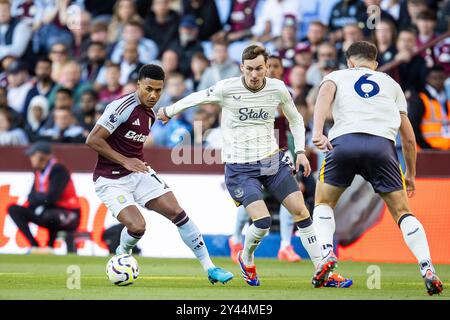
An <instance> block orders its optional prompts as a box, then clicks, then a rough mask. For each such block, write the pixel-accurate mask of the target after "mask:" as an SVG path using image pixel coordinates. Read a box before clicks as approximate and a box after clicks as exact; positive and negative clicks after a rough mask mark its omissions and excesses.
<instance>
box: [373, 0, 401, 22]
mask: <svg viewBox="0 0 450 320" xmlns="http://www.w3.org/2000/svg"><path fill="white" fill-rule="evenodd" d="M380 7H381V9H383V10H384V11H386V12H387V13H389V14H390V15H391V17H392V18H394V20H395V21H396V22H398V21H399V19H400V17H401V16H403V15H404V14H407V12H406V1H404V0H382V1H381V4H380ZM402 11H404V12H402Z"/></svg>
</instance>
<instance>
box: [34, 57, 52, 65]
mask: <svg viewBox="0 0 450 320" xmlns="http://www.w3.org/2000/svg"><path fill="white" fill-rule="evenodd" d="M39 62H46V63H48V64H52V60H50V59H49V58H48V57H47V56H39V57H38V59H37V61H36V64H38V63H39Z"/></svg>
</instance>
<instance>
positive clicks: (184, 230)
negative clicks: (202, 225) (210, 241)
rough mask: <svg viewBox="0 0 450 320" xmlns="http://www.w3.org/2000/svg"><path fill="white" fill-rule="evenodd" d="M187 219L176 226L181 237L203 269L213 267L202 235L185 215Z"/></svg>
mask: <svg viewBox="0 0 450 320" xmlns="http://www.w3.org/2000/svg"><path fill="white" fill-rule="evenodd" d="M186 217H187V216H186ZM187 219H188V221H187V222H184V223H183V224H182V225H181V226H179V227H178V232H179V233H180V236H181V239H183V241H184V243H185V244H186V245H187V246H188V247H189V248H190V249H191V250H192V252H193V253H194V254H195V256H196V257H197V259H198V260H199V261H200V263H201V265H202V267H203V270H205V271H207V270H208V269H209V268H213V267H215V266H214V264H213V263H212V261H211V258H210V257H209V253H208V249H207V248H206V245H205V241H204V240H203V236H202V234H201V233H200V230H199V229H198V228H197V226H196V225H195V223H194V221H192V220H190V219H189V218H188V217H187Z"/></svg>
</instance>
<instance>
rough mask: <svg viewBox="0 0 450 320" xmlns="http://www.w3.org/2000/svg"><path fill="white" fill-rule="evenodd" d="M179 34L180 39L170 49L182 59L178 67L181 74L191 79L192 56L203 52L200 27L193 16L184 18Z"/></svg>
mask: <svg viewBox="0 0 450 320" xmlns="http://www.w3.org/2000/svg"><path fill="white" fill-rule="evenodd" d="M178 32H179V37H178V39H176V40H174V41H173V42H172V44H171V45H170V48H171V49H172V50H174V51H175V52H176V53H177V54H178V57H179V58H180V60H179V64H178V65H179V68H180V71H181V73H182V74H183V75H184V76H185V77H190V75H191V59H192V56H193V55H194V53H196V52H203V47H202V45H201V43H200V41H199V38H198V34H199V27H198V25H197V22H196V20H195V17H194V16H192V15H187V16H183V17H182V18H181V22H180V27H179V28H178Z"/></svg>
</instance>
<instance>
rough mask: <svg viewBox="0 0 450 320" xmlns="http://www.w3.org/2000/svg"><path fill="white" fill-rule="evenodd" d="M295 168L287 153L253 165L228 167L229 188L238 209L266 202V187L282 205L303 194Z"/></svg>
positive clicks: (232, 165) (226, 177)
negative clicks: (296, 195)
mask: <svg viewBox="0 0 450 320" xmlns="http://www.w3.org/2000/svg"><path fill="white" fill-rule="evenodd" d="M291 165H292V163H290V160H288V158H287V156H285V155H284V152H279V153H277V154H275V155H273V156H271V157H269V158H266V159H263V160H260V161H257V162H253V163H226V164H225V184H226V186H227V189H228V192H229V193H230V195H231V197H232V198H233V200H234V201H235V203H236V206H240V205H244V206H245V207H247V206H248V205H249V204H250V203H252V202H254V201H257V200H262V199H263V191H262V188H263V187H264V188H265V189H266V190H267V191H269V192H270V193H271V194H273V195H274V196H275V198H276V199H277V200H278V201H280V203H281V202H282V201H283V200H284V199H285V198H286V197H287V196H288V195H290V194H291V193H294V192H296V191H299V190H300V189H299V187H298V184H297V182H296V181H295V178H294V176H293V175H292V170H293V168H292V167H291Z"/></svg>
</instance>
